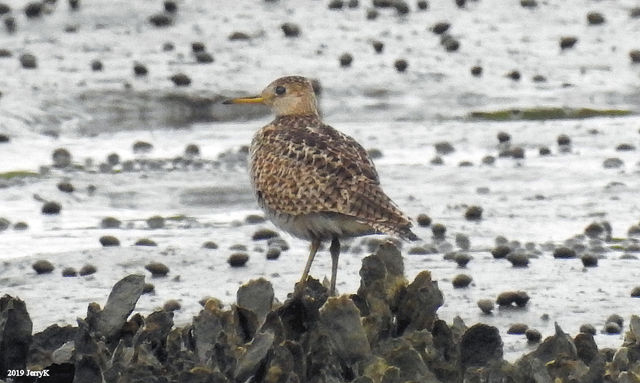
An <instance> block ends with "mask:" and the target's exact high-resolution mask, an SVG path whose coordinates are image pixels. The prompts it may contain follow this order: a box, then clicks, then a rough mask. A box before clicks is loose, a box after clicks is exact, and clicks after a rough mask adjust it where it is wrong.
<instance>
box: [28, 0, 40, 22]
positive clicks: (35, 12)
mask: <svg viewBox="0 0 640 383" xmlns="http://www.w3.org/2000/svg"><path fill="white" fill-rule="evenodd" d="M42 8H43V4H42V3H41V2H39V1H33V2H30V3H28V4H27V5H26V6H25V7H24V14H25V16H27V18H30V19H32V18H36V17H40V16H41V15H42Z"/></svg>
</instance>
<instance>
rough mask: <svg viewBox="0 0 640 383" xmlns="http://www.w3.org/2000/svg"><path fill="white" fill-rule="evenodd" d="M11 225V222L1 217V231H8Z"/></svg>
mask: <svg viewBox="0 0 640 383" xmlns="http://www.w3.org/2000/svg"><path fill="white" fill-rule="evenodd" d="M9 225H11V222H9V220H8V219H6V218H4V217H0V231H5V230H7V229H8V228H9Z"/></svg>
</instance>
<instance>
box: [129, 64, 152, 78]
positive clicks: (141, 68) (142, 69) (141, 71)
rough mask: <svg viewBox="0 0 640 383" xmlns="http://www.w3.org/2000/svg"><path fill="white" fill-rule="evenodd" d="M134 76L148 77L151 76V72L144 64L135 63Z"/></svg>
mask: <svg viewBox="0 0 640 383" xmlns="http://www.w3.org/2000/svg"><path fill="white" fill-rule="evenodd" d="M133 74H134V75H136V77H141V76H146V75H147V74H149V70H148V69H147V66H146V65H144V64H141V63H134V64H133Z"/></svg>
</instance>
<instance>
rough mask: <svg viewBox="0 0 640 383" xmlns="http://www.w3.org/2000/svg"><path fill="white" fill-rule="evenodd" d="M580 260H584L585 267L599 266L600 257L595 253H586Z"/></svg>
mask: <svg viewBox="0 0 640 383" xmlns="http://www.w3.org/2000/svg"><path fill="white" fill-rule="evenodd" d="M580 260H581V261H582V264H583V265H584V267H596V266H598V257H596V256H595V255H593V254H585V255H583V256H582V257H581V258H580Z"/></svg>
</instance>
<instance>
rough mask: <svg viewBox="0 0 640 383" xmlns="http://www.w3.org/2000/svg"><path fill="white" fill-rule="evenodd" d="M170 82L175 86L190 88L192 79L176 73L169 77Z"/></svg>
mask: <svg viewBox="0 0 640 383" xmlns="http://www.w3.org/2000/svg"><path fill="white" fill-rule="evenodd" d="M169 80H171V82H173V84H174V85H175V86H189V85H191V78H190V77H189V76H187V75H186V74H184V73H176V74H174V75H171V77H169Z"/></svg>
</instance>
